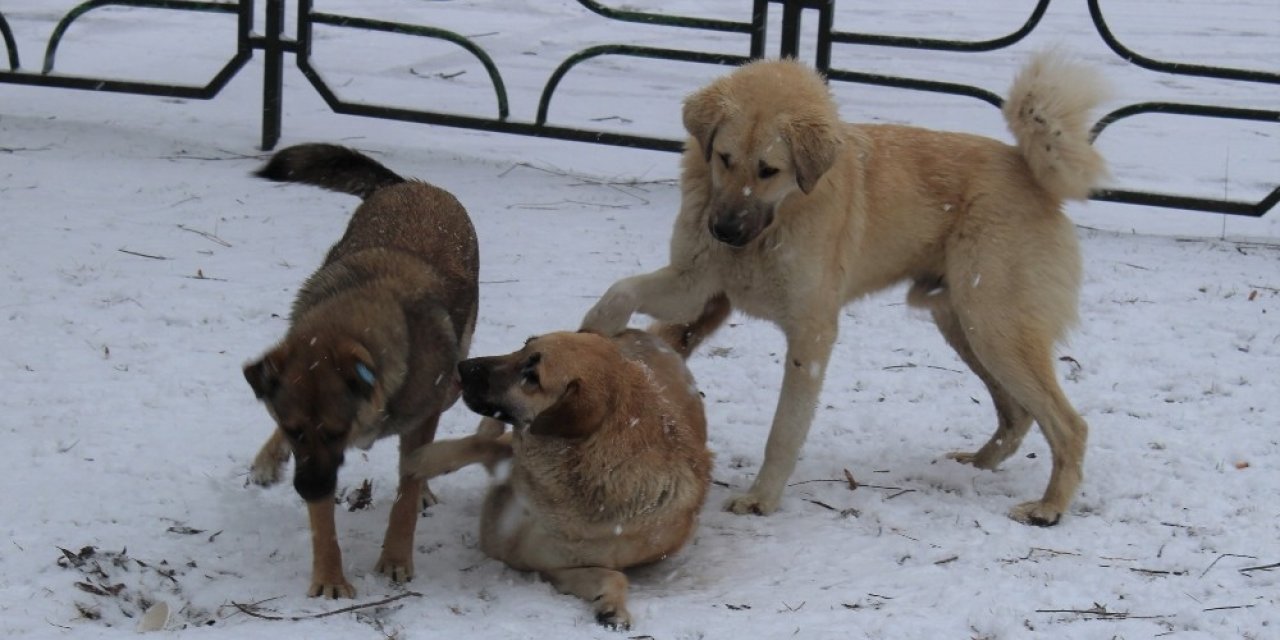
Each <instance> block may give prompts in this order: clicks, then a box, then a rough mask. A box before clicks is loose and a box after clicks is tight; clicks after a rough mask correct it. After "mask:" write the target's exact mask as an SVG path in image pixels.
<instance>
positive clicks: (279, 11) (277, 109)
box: [262, 0, 285, 151]
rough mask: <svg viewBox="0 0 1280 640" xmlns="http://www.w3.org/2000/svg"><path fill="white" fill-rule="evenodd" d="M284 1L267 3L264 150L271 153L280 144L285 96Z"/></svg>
mask: <svg viewBox="0 0 1280 640" xmlns="http://www.w3.org/2000/svg"><path fill="white" fill-rule="evenodd" d="M284 1H285V0H267V20H266V37H265V38H264V39H263V45H262V53H263V57H264V66H263V72H262V150H263V151H270V150H272V149H274V148H275V146H276V143H277V142H279V141H280V126H281V119H282V117H283V115H282V111H283V108H282V103H283V97H282V96H283V94H284V45H283V42H282V36H283V35H284Z"/></svg>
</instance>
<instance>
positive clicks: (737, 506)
mask: <svg viewBox="0 0 1280 640" xmlns="http://www.w3.org/2000/svg"><path fill="white" fill-rule="evenodd" d="M724 510H725V511H729V512H732V513H734V514H737V515H740V516H744V515H747V514H751V515H757V516H767V515H769V514H771V513H773V512H774V511H777V510H778V500H777V499H772V500H770V499H768V498H764V497H761V496H758V495H756V494H754V493H744V494H742V495H737V496H733V497H732V498H729V499H728V500H727V501H725V503H724Z"/></svg>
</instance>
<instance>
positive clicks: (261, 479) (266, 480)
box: [246, 460, 284, 487]
mask: <svg viewBox="0 0 1280 640" xmlns="http://www.w3.org/2000/svg"><path fill="white" fill-rule="evenodd" d="M283 470H284V463H282V462H280V463H278V462H275V461H274V460H270V461H262V460H255V461H254V462H253V465H252V466H250V467H249V482H250V483H253V484H255V485H258V486H259V487H270V486H272V485H274V484H276V483H278V482H280V476H281V475H282V473H281V472H282V471H283ZM247 485H248V483H246V486H247Z"/></svg>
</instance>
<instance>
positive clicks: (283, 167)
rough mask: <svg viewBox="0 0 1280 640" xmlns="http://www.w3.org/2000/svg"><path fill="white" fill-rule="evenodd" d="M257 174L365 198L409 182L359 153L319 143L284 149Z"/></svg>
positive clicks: (278, 180)
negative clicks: (395, 185) (380, 190)
mask: <svg viewBox="0 0 1280 640" xmlns="http://www.w3.org/2000/svg"><path fill="white" fill-rule="evenodd" d="M254 175H256V176H258V177H259V178H266V179H267V180H274V181H276V182H301V183H303V184H309V185H314V186H317V187H322V188H325V189H329V190H331V191H338V192H341V193H350V194H351V195H354V196H359V197H360V198H361V199H366V198H368V197H369V196H371V195H373V192H374V191H377V190H378V189H381V188H383V187H387V186H390V185H393V184H400V183H401V182H404V181H405V180H404V178H401V177H400V176H398V175H396V174H395V172H393V171H391V170H390V169H388V168H386V167H384V166H382V165H381V164H378V162H377V161H376V160H374V159H373V158H370V157H369V156H366V155H364V154H363V153H360V152H359V151H356V150H354V149H348V148H347V147H340V146H338V145H336V144H319V143H313V144H300V145H295V146H292V147H289V148H287V149H281V150H280V151H279V152H277V153H276V154H275V155H274V156H272V157H271V160H269V161H268V162H267V164H266V165H264V166H263V167H262V168H261V169H258V170H257V171H256V172H254Z"/></svg>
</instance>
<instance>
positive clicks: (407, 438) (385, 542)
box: [374, 414, 440, 582]
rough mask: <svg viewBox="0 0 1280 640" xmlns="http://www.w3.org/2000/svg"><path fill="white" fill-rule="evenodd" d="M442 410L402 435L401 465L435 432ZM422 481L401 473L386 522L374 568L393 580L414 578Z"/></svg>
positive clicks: (402, 580)
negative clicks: (414, 539)
mask: <svg viewBox="0 0 1280 640" xmlns="http://www.w3.org/2000/svg"><path fill="white" fill-rule="evenodd" d="M439 421H440V414H436V415H434V416H432V417H431V418H429V419H428V420H427V421H426V423H425V424H423V426H422V427H420V428H418V429H417V430H414V431H412V432H409V433H406V434H404V435H402V436H400V468H401V469H403V468H404V466H405V465H404V460H405V459H406V458H407V457H408V456H409V454H410V453H412V452H413V451H415V450H417V449H418V447H420V446H422V445H423V444H426V443H427V442H430V441H431V438H432V437H433V436H435V433H436V426H437V424H438V423H439ZM423 484H424V483H423V481H422V480H421V479H419V478H416V477H414V476H413V475H405V474H403V472H402V475H401V476H400V485H399V487H398V488H397V489H396V501H395V502H394V503H393V504H392V505H391V518H390V519H389V521H388V522H387V534H386V536H385V537H384V538H383V539H382V555H380V556H379V557H378V564H377V565H375V567H374V569H375V570H377V571H378V573H381V574H384V575H386V576H388V577H390V578H391V581H392V582H408V581H410V580H412V579H413V533H414V530H415V529H417V526H418V508H419V506H420V503H421V501H422V486H423Z"/></svg>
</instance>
